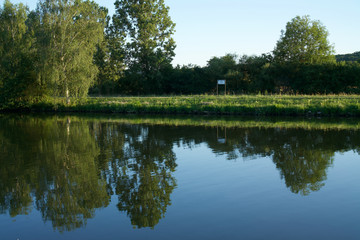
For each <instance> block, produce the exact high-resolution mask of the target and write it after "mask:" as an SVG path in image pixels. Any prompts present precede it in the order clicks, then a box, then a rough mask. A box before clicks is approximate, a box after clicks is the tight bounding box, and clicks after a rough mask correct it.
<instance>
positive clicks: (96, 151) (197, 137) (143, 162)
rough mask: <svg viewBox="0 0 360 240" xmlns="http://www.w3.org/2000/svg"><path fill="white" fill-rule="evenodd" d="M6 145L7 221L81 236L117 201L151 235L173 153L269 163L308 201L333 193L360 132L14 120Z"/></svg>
mask: <svg viewBox="0 0 360 240" xmlns="http://www.w3.org/2000/svg"><path fill="white" fill-rule="evenodd" d="M175 125H176V124H175ZM0 143H1V147H0V165H1V168H0V213H1V214H8V215H10V216H11V217H15V216H17V215H23V214H30V213H31V212H32V211H35V210H36V211H38V212H40V213H41V216H42V218H43V221H45V222H51V224H52V226H53V228H54V229H56V230H57V231H60V232H67V231H71V230H74V229H77V228H80V227H84V226H85V225H86V223H87V220H88V219H90V218H94V217H95V211H96V210H97V209H102V208H106V207H107V206H108V205H109V204H111V198H112V197H114V196H116V198H117V203H116V206H117V208H118V210H119V211H120V212H123V213H125V214H126V215H127V216H128V218H129V219H130V221H131V224H132V225H133V226H134V227H136V228H147V227H150V228H154V227H155V226H156V225H157V224H158V223H159V221H160V219H163V218H164V217H165V214H166V211H167V208H168V207H169V206H170V205H171V195H172V193H173V191H174V189H176V188H177V180H176V179H175V177H174V176H175V174H174V173H175V172H176V170H177V156H176V153H175V151H174V148H175V146H186V148H190V149H193V148H198V147H200V146H202V145H204V144H205V145H207V146H208V148H209V149H211V151H212V152H213V153H214V155H217V156H221V155H225V156H226V159H228V160H236V161H239V160H240V159H246V160H251V161H256V159H258V158H261V157H269V158H271V159H272V161H273V163H274V164H275V166H276V168H277V169H278V171H279V173H280V177H281V179H283V184H285V185H286V187H287V188H288V190H289V191H291V192H292V193H293V194H299V195H302V196H304V197H306V196H308V195H311V194H312V193H313V192H316V191H321V189H322V187H323V186H324V185H325V184H326V180H327V170H328V168H329V167H330V166H332V164H333V161H334V156H335V153H337V152H346V151H350V150H353V151H355V152H356V153H357V154H358V153H359V150H360V148H359V146H360V131H359V130H358V129H354V128H350V129H342V130H339V129H336V130H332V129H305V128H301V127H298V128H280V127H274V128H271V127H267V128H262V127H249V128H246V127H244V128H236V127H226V126H224V125H222V126H221V127H216V126H211V127H209V126H208V127H198V126H171V125H146V124H129V123H128V122H126V121H125V122H122V121H120V122H119V121H113V120H112V119H106V118H104V119H102V120H96V119H91V118H87V117H76V116H65V117H64V116H62V117H56V116H53V117H32V116H12V115H11V116H0ZM199 191H201V190H199Z"/></svg>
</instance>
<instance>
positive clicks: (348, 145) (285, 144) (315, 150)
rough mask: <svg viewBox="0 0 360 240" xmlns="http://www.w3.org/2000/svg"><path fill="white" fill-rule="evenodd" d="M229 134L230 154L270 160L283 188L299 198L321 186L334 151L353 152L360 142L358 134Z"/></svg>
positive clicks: (255, 130)
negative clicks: (270, 158) (277, 170)
mask: <svg viewBox="0 0 360 240" xmlns="http://www.w3.org/2000/svg"><path fill="white" fill-rule="evenodd" d="M228 132H229V134H228V138H229V141H227V142H229V145H230V146H232V147H233V149H231V151H230V153H231V154H233V153H234V152H236V150H237V151H238V153H239V154H238V155H240V156H243V157H252V156H264V157H265V156H268V157H272V159H273V162H274V163H275V164H276V167H277V168H278V169H279V170H280V175H281V177H282V178H284V179H285V183H286V186H287V187H288V188H290V190H291V191H292V192H293V193H300V194H302V195H308V194H309V193H310V192H312V191H318V190H320V188H321V187H322V186H324V181H325V180H326V177H327V176H326V171H327V169H328V167H329V166H330V165H331V164H332V162H333V156H334V153H335V152H336V151H347V150H352V149H356V148H358V146H359V143H360V137H359V134H358V133H354V132H352V131H327V130H325V131H324V130H304V129H280V128H269V129H262V128H251V129H232V130H231V131H228ZM213 147H214V148H216V146H213ZM222 148H223V147H222Z"/></svg>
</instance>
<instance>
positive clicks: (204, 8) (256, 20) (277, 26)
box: [0, 0, 360, 66]
mask: <svg viewBox="0 0 360 240" xmlns="http://www.w3.org/2000/svg"><path fill="white" fill-rule="evenodd" d="M0 2H1V5H2V4H3V2H4V1H3V0H1V1H0ZM12 2H13V3H18V2H22V3H26V4H27V5H28V6H29V7H30V9H34V8H35V7H36V2H37V0H12ZM95 2H97V3H98V4H99V5H101V6H105V7H107V8H108V9H109V11H110V13H113V12H114V4H113V3H114V2H115V0H95ZM165 2H166V4H167V5H168V6H170V16H171V17H172V20H173V21H174V22H175V23H176V33H175V35H174V38H175V41H176V43H177V48H176V57H175V59H174V62H173V63H174V65H176V64H180V65H183V64H185V65H186V64H196V65H200V66H204V65H206V62H207V61H208V60H209V59H210V58H211V57H213V56H223V55H225V54H226V53H237V54H239V55H242V54H247V55H252V54H256V55H259V54H262V53H268V52H271V51H272V50H273V49H274V47H275V44H276V41H277V40H278V39H279V36H280V31H281V29H285V25H286V23H287V22H288V21H290V20H291V19H292V18H294V17H295V16H297V15H300V16H303V15H310V17H311V19H313V20H320V21H321V22H322V23H323V25H325V27H326V28H327V30H328V31H329V33H330V37H329V40H330V42H331V43H333V44H334V46H335V51H336V53H337V54H343V53H353V52H355V51H360V27H359V23H360V14H359V13H360V0H341V1H340V0H165Z"/></svg>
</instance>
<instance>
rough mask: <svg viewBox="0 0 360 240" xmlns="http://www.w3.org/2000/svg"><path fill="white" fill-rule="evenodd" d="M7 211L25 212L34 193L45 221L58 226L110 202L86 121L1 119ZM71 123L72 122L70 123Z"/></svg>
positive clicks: (77, 222) (79, 221)
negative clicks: (100, 177)
mask: <svg viewBox="0 0 360 240" xmlns="http://www.w3.org/2000/svg"><path fill="white" fill-rule="evenodd" d="M1 125H2V126H3V127H2V128H1V131H2V132H0V138H1V141H2V142H3V143H4V145H2V146H3V147H2V149H1V154H0V164H1V166H2V167H1V170H0V171H1V174H0V175H1V176H0V186H1V188H0V196H1V202H0V204H1V208H2V211H3V212H4V211H6V210H8V211H9V213H10V214H11V215H12V216H16V215H17V214H24V213H27V211H28V210H29V209H30V206H31V203H32V201H33V199H35V200H34V201H35V203H36V204H35V205H36V208H37V209H38V210H39V211H40V212H41V213H42V216H43V218H44V220H45V221H48V220H50V221H51V222H52V224H53V227H54V228H56V229H58V230H59V231H64V230H67V231H68V230H71V229H75V228H78V227H80V226H83V225H84V224H86V220H87V219H88V218H91V217H93V215H94V209H95V208H100V207H104V206H106V205H108V203H109V196H108V195H107V192H106V183H105V182H104V181H101V180H99V178H98V175H97V173H98V168H97V166H96V162H94V158H95V156H97V155H98V152H99V149H98V147H97V146H96V144H95V142H94V141H93V136H91V135H90V132H89V128H88V127H87V125H86V124H85V123H83V122H81V121H80V122H76V123H71V127H70V126H69V125H70V122H67V120H66V119H58V120H57V119H56V118H50V119H49V118H47V119H46V120H42V119H37V118H25V119H21V120H16V121H13V120H8V121H6V120H3V119H2V120H1ZM69 127H70V128H69Z"/></svg>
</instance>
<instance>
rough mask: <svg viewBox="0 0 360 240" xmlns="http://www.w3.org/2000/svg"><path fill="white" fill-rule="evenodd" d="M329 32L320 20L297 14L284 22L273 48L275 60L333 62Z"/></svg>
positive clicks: (313, 62)
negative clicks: (283, 27)
mask: <svg viewBox="0 0 360 240" xmlns="http://www.w3.org/2000/svg"><path fill="white" fill-rule="evenodd" d="M328 36H329V32H328V31H327V30H326V28H325V26H324V25H322V23H321V22H320V21H314V20H311V19H310V17H309V16H303V17H300V16H297V17H295V18H293V19H292V20H291V21H290V22H288V23H287V24H286V30H285V31H284V30H282V31H281V36H280V39H279V41H278V42H277V44H276V47H275V49H274V52H273V53H274V57H275V62H280V63H284V62H287V63H311V64H322V63H329V62H335V56H334V47H333V46H332V45H331V44H330V43H329V40H328Z"/></svg>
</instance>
